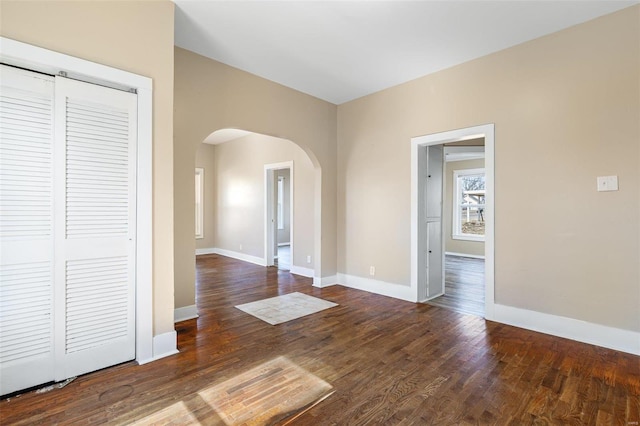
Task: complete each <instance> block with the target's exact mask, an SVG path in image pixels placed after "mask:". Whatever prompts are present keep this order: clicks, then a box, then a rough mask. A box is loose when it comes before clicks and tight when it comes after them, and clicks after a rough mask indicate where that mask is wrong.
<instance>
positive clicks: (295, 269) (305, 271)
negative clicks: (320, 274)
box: [289, 265, 313, 278]
mask: <svg viewBox="0 0 640 426" xmlns="http://www.w3.org/2000/svg"><path fill="white" fill-rule="evenodd" d="M289 272H291V273H292V274H295V275H301V276H303V277H307V278H311V277H313V269H310V268H303V267H302V266H296V265H291V269H289Z"/></svg>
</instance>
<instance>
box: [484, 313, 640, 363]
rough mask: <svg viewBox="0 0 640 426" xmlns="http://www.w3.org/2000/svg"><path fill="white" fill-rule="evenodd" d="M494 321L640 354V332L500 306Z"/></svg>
mask: <svg viewBox="0 0 640 426" xmlns="http://www.w3.org/2000/svg"><path fill="white" fill-rule="evenodd" d="M494 320H495V321H496V322H500V323H503V324H509V325H513V326H515V327H520V328H526V329H527V330H533V331H538V332H540V333H545V334H551V335H552V336H558V337H564V338H566V339H571V340H576V341H578V342H583V343H589V344H592V345H596V346H602V347H605V348H609V349H614V350H617V351H621V352H627V353H630V354H634V355H640V332H636V331H631V330H623V329H620V328H614V327H609V326H606V325H601V324H594V323H591V322H587V321H581V320H576V319H573V318H567V317H561V316H557V315H550V314H545V313H542V312H536V311H529V310H527V309H520V308H514V307H512V306H506V305H498V304H496V305H494Z"/></svg>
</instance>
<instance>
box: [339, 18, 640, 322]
mask: <svg viewBox="0 0 640 426" xmlns="http://www.w3.org/2000/svg"><path fill="white" fill-rule="evenodd" d="M639 18H640V6H634V7H632V8H628V9H625V10H623V11H621V12H618V13H614V14H611V15H608V16H605V17H602V18H599V19H596V20H594V21H590V22H587V23H585V24H581V25H578V26H575V27H572V28H569V29H566V30H563V31H561V32H558V33H555V34H551V35H549V36H546V37H542V38H539V39H536V40H533V41H531V42H528V43H525V44H522V45H519V46H515V47H513V48H510V49H507V50H504V51H501V52H498V53H495V54H492V55H489V56H486V57H483V58H480V59H477V60H474V61H471V62H468V63H465V64H462V65H460V66H456V67H454V68H451V69H448V70H445V71H442V72H438V73H435V74H432V75H429V76H425V77H423V78H420V79H417V80H414V81H412V82H409V83H406V84H403V85H400V86H396V87H393V88H391V89H388V90H384V91H382V92H379V93H376V94H373V95H370V96H367V97H364V98H361V99H358V100H355V101H352V102H349V103H346V104H343V105H340V106H339V107H338V160H339V161H338V236H339V239H338V269H339V271H340V272H343V273H346V274H351V275H355V276H360V277H366V276H367V274H368V267H369V265H377V267H376V279H380V280H382V281H389V282H394V283H398V284H403V285H409V279H410V271H409V269H410V235H409V230H410V139H411V137H413V136H419V135H424V134H430V133H436V132H441V131H446V130H451V129H459V128H463V127H469V126H474V125H479V124H485V123H495V132H496V136H495V167H496V169H495V178H496V182H495V217H496V227H495V268H496V269H495V299H496V303H499V304H504V305H509V306H514V307H518V308H524V309H530V310H534V311H539V312H544V313H549V314H553V315H559V316H564V317H569V318H575V319H580V320H585V321H589V322H593V323H597V324H603V325H607V326H612V327H617V328H621V329H627V330H634V331H639V330H640V320H639V318H640V317H639V316H638V312H640V285H639V283H640V270H639V267H638V259H640V247H639V243H640V238H639V236H640V203H639V201H638V200H639V198H638V195H639V194H640V143H639V141H640V127H639V118H640V97H639V94H640V78H639V76H640V19H639ZM606 175H618V176H619V179H620V190H619V191H617V192H604V193H602V192H596V177H597V176H606ZM380 200H384V203H383V204H382V203H380ZM522 205H528V206H529V214H530V217H531V220H530V221H529V222H528V223H527V225H526V226H523V224H522V220H521V215H520V211H521V207H522Z"/></svg>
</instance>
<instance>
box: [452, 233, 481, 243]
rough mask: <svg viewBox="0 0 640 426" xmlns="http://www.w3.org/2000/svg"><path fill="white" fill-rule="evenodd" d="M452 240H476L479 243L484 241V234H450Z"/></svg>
mask: <svg viewBox="0 0 640 426" xmlns="http://www.w3.org/2000/svg"><path fill="white" fill-rule="evenodd" d="M451 239H452V240H462V241H476V242H479V243H484V235H482V236H479V235H472V234H456V235H452V236H451Z"/></svg>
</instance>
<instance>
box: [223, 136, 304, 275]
mask: <svg viewBox="0 0 640 426" xmlns="http://www.w3.org/2000/svg"><path fill="white" fill-rule="evenodd" d="M248 153H251V155H248ZM285 161H293V175H294V178H293V179H294V184H293V185H294V188H293V203H294V218H293V221H294V223H293V238H294V241H293V253H292V254H293V259H292V264H293V265H296V266H301V267H304V268H313V262H312V263H311V264H308V263H307V262H306V257H307V256H311V259H312V261H313V259H314V247H313V242H314V235H313V223H314V200H313V187H314V183H315V170H314V168H313V164H311V160H310V159H309V157H308V156H307V155H306V154H305V152H304V151H302V149H300V147H298V146H297V145H295V144H294V143H292V142H290V141H287V140H284V139H279V138H273V137H269V136H264V135H256V134H253V135H249V136H246V137H244V138H241V139H236V140H234V141H231V142H226V143H223V144H220V145H216V147H215V169H216V171H217V177H216V181H217V194H218V196H217V209H216V216H217V230H216V235H217V238H216V247H217V248H220V249H224V250H230V251H234V252H241V253H243V254H248V255H251V256H255V257H260V258H264V232H265V228H264V227H265V223H264V202H265V194H264V166H265V164H274V163H281V162H285ZM240 245H242V249H240Z"/></svg>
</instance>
